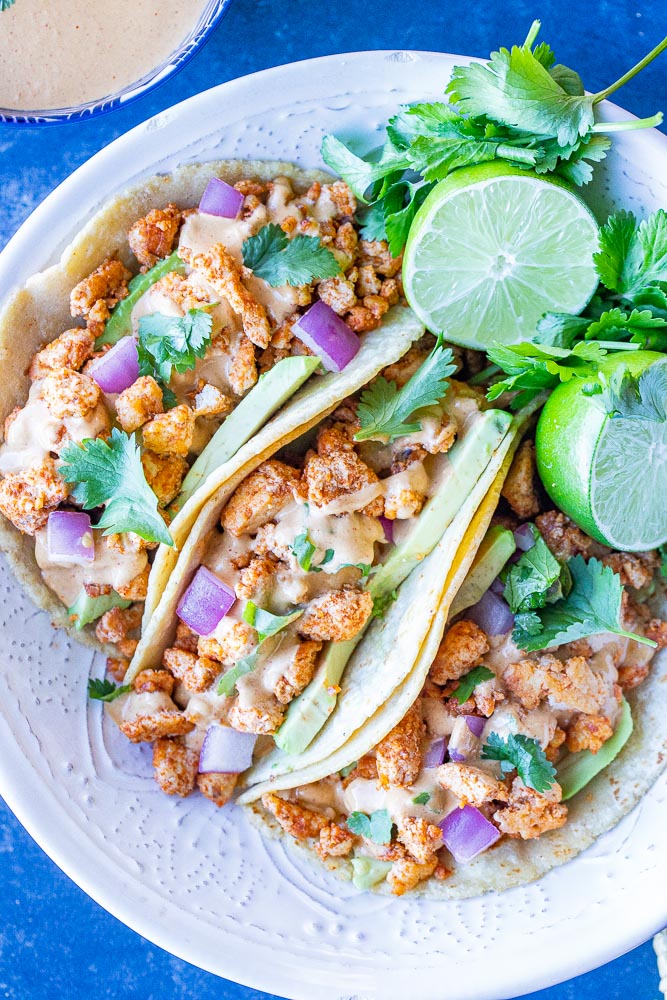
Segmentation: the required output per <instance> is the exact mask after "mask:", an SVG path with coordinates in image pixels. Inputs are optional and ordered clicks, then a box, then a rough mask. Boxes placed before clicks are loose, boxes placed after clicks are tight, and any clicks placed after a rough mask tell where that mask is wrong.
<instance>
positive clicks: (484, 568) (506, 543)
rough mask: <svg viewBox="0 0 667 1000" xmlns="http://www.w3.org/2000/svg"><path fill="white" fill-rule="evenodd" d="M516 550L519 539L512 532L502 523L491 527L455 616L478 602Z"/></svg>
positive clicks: (458, 597)
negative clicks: (516, 539) (516, 540)
mask: <svg viewBox="0 0 667 1000" xmlns="http://www.w3.org/2000/svg"><path fill="white" fill-rule="evenodd" d="M515 552H516V542H515V541H514V535H513V533H512V532H511V531H509V530H508V529H507V528H503V526H502V525H500V524H496V525H494V526H493V527H492V528H489V530H488V531H487V533H486V534H485V536H484V538H483V540H482V544H481V545H480V547H479V549H478V550H477V555H476V556H475V558H474V559H473V563H472V566H471V567H470V571H469V573H468V575H467V577H466V578H465V580H464V581H463V584H462V585H461V589H460V590H459V592H458V594H457V595H456V597H455V598H454V600H453V601H452V606H451V609H450V612H449V614H450V617H451V618H454V616H455V615H458V614H460V613H461V611H465V609H466V608H471V607H472V606H473V604H477V602H478V601H479V600H480V599H481V598H482V597H483V596H484V594H485V593H486V592H487V590H488V589H489V587H490V586H491V584H492V583H493V581H494V580H495V579H496V577H497V576H498V574H499V573H500V571H501V570H502V569H503V568H504V566H505V563H506V562H507V560H508V559H509V557H510V556H512V555H514V553H515Z"/></svg>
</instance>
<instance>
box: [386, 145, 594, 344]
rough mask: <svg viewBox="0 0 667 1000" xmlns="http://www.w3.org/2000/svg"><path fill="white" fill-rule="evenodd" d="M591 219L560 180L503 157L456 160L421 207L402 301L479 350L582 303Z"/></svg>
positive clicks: (590, 278) (525, 334) (589, 279)
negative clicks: (465, 163)
mask: <svg viewBox="0 0 667 1000" xmlns="http://www.w3.org/2000/svg"><path fill="white" fill-rule="evenodd" d="M597 248H598V226H597V223H596V221H595V218H594V217H593V215H592V214H591V212H590V210H589V209H588V208H587V206H586V205H585V204H584V203H583V202H582V201H581V200H580V199H579V197H578V196H577V195H576V194H575V193H574V192H573V191H572V190H571V188H570V187H569V186H568V185H566V184H565V183H564V182H562V181H560V180H555V179H554V178H545V177H539V176H538V175H537V174H533V173H530V172H529V171H526V170H520V169H519V168H516V167H509V166H506V165H505V164H504V163H490V164H481V165H480V166H477V167H470V168H465V169H461V170H456V171H454V173H452V174H451V175H450V176H449V177H447V178H446V179H445V180H444V181H441V182H440V184H438V185H437V186H436V187H435V188H434V189H433V191H432V192H431V193H430V195H429V196H428V198H427V199H426V201H425V202H424V204H423V205H422V206H421V208H420V209H419V211H418V213H417V215H416V216H415V220H414V222H413V224H412V227H411V229H410V235H409V237H408V242H407V246H406V248H405V257H404V261H403V285H404V287H405V294H406V296H407V299H408V302H409V303H410V305H411V306H412V308H413V309H414V311H415V312H416V313H417V315H418V316H419V318H420V319H421V320H422V321H423V322H424V323H425V324H426V326H427V327H428V328H429V330H432V331H433V332H434V333H440V332H441V331H442V332H443V333H444V335H445V339H446V340H449V341H451V342H452V343H455V344H461V345H462V346H464V347H475V348H478V349H480V350H486V349H487V348H488V347H490V346H491V344H493V343H494V342H496V341H499V342H500V343H503V344H516V343H518V342H519V341H521V340H528V339H530V338H531V337H533V336H534V335H535V326H536V324H537V321H538V320H539V318H540V316H542V314H543V313H545V312H550V311H553V312H567V313H579V312H581V311H582V309H583V308H584V307H585V306H586V305H587V303H588V302H589V300H590V298H591V296H592V295H593V293H594V292H595V289H596V288H597V284H598V277H597V273H596V270H595V267H594V264H593V253H594V252H595V251H596V250H597Z"/></svg>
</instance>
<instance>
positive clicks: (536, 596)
mask: <svg viewBox="0 0 667 1000" xmlns="http://www.w3.org/2000/svg"><path fill="white" fill-rule="evenodd" d="M529 528H530V531H531V533H532V536H533V539H534V541H533V545H532V546H531V547H530V548H529V549H528V551H527V552H524V553H523V555H522V556H521V558H520V559H518V560H517V562H516V563H514V565H512V566H510V567H509V568H508V569H507V570H506V571H505V572H504V583H505V589H504V591H503V597H504V598H505V600H506V601H507V603H508V604H509V606H510V611H512V612H514V614H520V613H521V612H525V611H533V610H534V609H535V608H543V607H545V605H546V604H548V603H553V602H554V601H556V600H558V599H559V598H560V597H562V596H563V595H564V594H567V593H568V592H569V590H570V587H571V580H570V574H569V571H568V569H567V567H565V566H563V565H562V564H561V563H560V562H559V561H558V559H556V557H555V556H554V555H553V553H552V551H551V549H550V548H549V546H548V545H547V543H546V542H545V541H544V539H543V537H542V535H541V534H540V532H539V531H538V530H537V528H536V527H535V525H534V524H530V525H529Z"/></svg>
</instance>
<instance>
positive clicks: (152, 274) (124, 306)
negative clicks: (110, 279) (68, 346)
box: [95, 253, 185, 351]
mask: <svg viewBox="0 0 667 1000" xmlns="http://www.w3.org/2000/svg"><path fill="white" fill-rule="evenodd" d="M170 271H178V272H179V274H185V264H184V263H183V261H182V260H181V258H180V257H179V256H178V254H177V253H172V255H171V256H170V257H165V259H164V260H161V261H160V263H159V264H156V265H155V267H152V268H151V269H150V271H146V273H145V274H137V275H135V277H134V278H132V280H131V281H130V283H129V285H128V286H127V287H128V289H129V294H128V295H127V296H126V297H125V298H124V299H121V301H120V302H119V303H118V305H117V306H116V307H115V309H114V311H113V312H112V314H111V317H110V319H108V320H107V325H106V326H105V328H104V333H103V334H102V335H101V336H100V337H98V338H97V340H96V341H95V350H96V351H99V349H100V347H102V346H103V345H104V344H117V343H118V341H119V340H120V339H121V338H122V337H127V336H128V335H129V334H131V333H132V310H133V309H134V307H135V305H136V304H137V302H138V301H139V299H140V298H141V296H142V295H143V294H144V293H145V292H147V291H148V289H149V288H150V287H151V285H154V284H155V282H156V281H159V280H160V278H164V276H165V274H169V272H170Z"/></svg>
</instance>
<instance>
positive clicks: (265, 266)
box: [243, 222, 340, 288]
mask: <svg viewBox="0 0 667 1000" xmlns="http://www.w3.org/2000/svg"><path fill="white" fill-rule="evenodd" d="M243 263H244V264H245V266H246V267H248V268H250V270H251V271H252V272H253V274H254V275H255V276H256V277H258V278H262V279H263V280H264V281H266V282H268V284H269V285H271V286H272V287H273V288H278V287H280V286H281V285H308V284H310V282H311V281H319V280H321V279H322V278H333V277H335V275H337V274H340V264H339V263H338V261H337V260H336V258H335V257H334V255H333V254H332V252H331V250H327V248H326V247H323V246H322V242H321V240H320V238H319V236H301V235H299V236H294V237H292V239H290V238H289V236H288V235H287V233H285V232H284V231H283V230H282V229H281V228H280V226H277V225H276V224H275V222H270V223H269V224H268V225H267V226H264V227H263V228H262V229H260V231H259V232H258V233H257V234H256V235H255V236H250V237H248V239H247V240H244V243H243Z"/></svg>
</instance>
